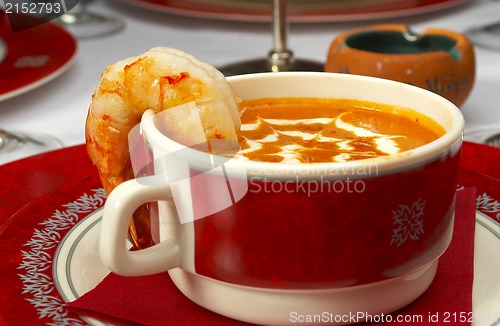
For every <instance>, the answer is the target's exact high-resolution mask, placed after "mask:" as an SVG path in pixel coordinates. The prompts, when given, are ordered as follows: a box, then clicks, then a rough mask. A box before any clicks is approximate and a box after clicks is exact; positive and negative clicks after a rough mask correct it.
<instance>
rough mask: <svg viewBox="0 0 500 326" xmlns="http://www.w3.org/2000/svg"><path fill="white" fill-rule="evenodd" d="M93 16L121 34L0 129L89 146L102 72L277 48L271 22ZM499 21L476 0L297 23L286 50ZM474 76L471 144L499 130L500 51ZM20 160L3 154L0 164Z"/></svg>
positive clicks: (497, 8) (483, 59)
mask: <svg viewBox="0 0 500 326" xmlns="http://www.w3.org/2000/svg"><path fill="white" fill-rule="evenodd" d="M88 8H89V10H92V11H95V12H98V13H100V14H105V15H112V16H115V17H117V18H119V19H122V20H123V21H124V22H125V24H126V26H125V29H124V30H122V31H120V32H119V33H116V34H113V35H109V36H106V37H101V38H95V39H86V40H80V41H78V55H77V58H76V61H75V63H74V65H73V66H72V67H71V68H70V69H69V70H67V71H66V72H65V73H64V74H62V75H61V76H59V77H58V78H56V79H55V80H53V81H51V82H49V83H47V84H45V85H43V86H41V87H39V88H37V89H35V90H32V91H30V92H28V93H26V94H24V95H23V96H19V97H15V98H12V99H9V100H5V101H3V102H0V127H1V128H5V129H8V130H12V131H26V132H31V131H36V132H40V133H45V134H49V135H52V136H54V137H56V138H58V139H60V140H61V141H62V142H63V144H64V146H72V145H76V144H81V143H83V142H84V123H85V118H86V114H87V109H88V105H89V103H90V100H91V95H92V93H93V91H94V89H95V87H96V85H97V83H98V82H99V76H100V74H101V73H102V72H103V70H104V68H105V67H106V66H107V65H109V64H112V63H114V62H116V61H118V60H120V59H123V58H126V57H129V56H134V55H137V54H139V53H142V52H144V51H146V50H148V49H149V48H152V47H154V46H158V45H164V46H169V47H174V48H178V49H182V50H184V51H186V52H189V53H191V54H193V55H194V56H196V57H198V58H199V59H201V60H204V61H207V62H209V63H211V64H213V65H215V66H219V65H224V64H227V63H232V62H236V61H240V60H246V59H254V58H257V57H264V56H266V55H267V53H268V51H269V50H270V49H271V47H272V36H271V26H270V24H268V23H251V22H235V21H216V20H210V19H203V18H192V17H183V16H176V15H171V14H165V13H159V12H152V11H148V10H144V9H138V8H136V7H133V6H130V5H127V4H124V3H121V2H103V1H101V0H96V1H94V2H91V3H90V4H89V5H88ZM497 19H498V20H500V1H493V0H475V1H471V2H470V3H468V4H466V5H464V6H459V7H456V8H452V9H447V10H444V11H439V12H434V13H428V14H424V15H417V16H413V17H404V18H394V19H387V20H378V21H360V22H347V23H293V24H291V26H290V34H289V47H290V48H291V49H292V50H293V51H294V54H295V56H296V57H297V58H305V59H312V60H318V61H324V60H325V57H326V53H327V50H328V47H329V45H330V43H331V41H332V40H333V39H334V38H335V36H336V35H338V34H339V33H340V32H342V31H345V30H347V29H350V28H354V27H356V26H361V25H368V24H376V23H389V22H390V23H406V24H408V25H410V27H411V28H412V29H413V30H414V31H416V32H419V31H423V30H424V29H426V28H428V27H440V28H447V29H452V30H455V31H459V32H462V31H464V30H466V29H468V28H469V27H471V26H473V25H477V24H483V23H488V22H493V21H496V20H497ZM476 60H477V68H476V69H477V74H476V82H475V86H474V89H473V91H472V94H471V95H470V97H469V99H468V100H467V102H466V103H465V104H464V105H463V107H462V111H463V113H464V115H465V118H466V133H465V135H466V139H472V140H473V138H474V135H473V132H474V131H476V130H478V129H481V128H490V127H494V128H496V129H498V130H499V131H500V51H494V50H489V49H485V48H480V47H477V48H476ZM16 158H17V157H12V156H6V155H1V154H0V164H3V163H6V162H8V161H11V160H14V159H16Z"/></svg>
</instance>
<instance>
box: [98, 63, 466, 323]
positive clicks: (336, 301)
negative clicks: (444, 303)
mask: <svg viewBox="0 0 500 326" xmlns="http://www.w3.org/2000/svg"><path fill="white" fill-rule="evenodd" d="M228 81H229V82H230V84H231V85H232V87H233V88H234V90H235V92H236V93H237V94H238V96H240V97H241V98H242V99H255V98H264V97H290V96H295V97H314V98H350V99H358V100H363V101H370V102H376V103H384V104H390V105H395V106H400V107H405V108H409V109H412V110H414V111H417V112H419V113H421V114H423V115H425V116H427V117H429V118H431V119H433V120H434V121H436V122H437V123H438V124H439V125H441V126H442V127H443V128H444V129H445V131H446V132H445V134H444V135H442V136H441V137H439V138H438V139H436V140H434V141H432V142H430V143H428V144H426V145H423V146H420V147H417V148H415V149H413V150H410V151H406V152H402V153H399V154H395V155H388V156H383V157H378V158H373V159H364V160H356V161H349V162H332V163H303V164H302V163H301V164H295V165H287V164H282V163H269V162H268V163H266V162H257V161H251V160H243V159H241V158H238V156H236V157H233V158H229V157H221V156H215V155H209V154H207V153H205V152H202V151H197V150H195V149H191V148H187V147H186V146H184V145H181V144H179V143H176V142H174V141H173V140H171V139H169V138H167V137H166V136H165V135H164V134H162V133H161V131H160V130H159V128H158V121H157V120H155V116H154V115H153V113H152V112H151V111H148V112H146V113H145V114H144V116H143V119H142V122H141V128H142V131H143V133H144V140H145V141H146V142H147V144H148V146H149V148H150V149H151V152H152V154H153V156H154V162H153V165H154V170H155V171H154V174H153V175H151V176H147V177H143V178H137V179H133V180H130V181H127V182H125V183H123V184H122V185H120V186H119V187H118V188H116V189H115V190H114V191H113V192H112V193H111V194H110V196H109V199H108V200H107V202H106V205H105V210H104V213H103V214H104V217H103V223H102V231H101V232H102V236H101V242H100V250H101V256H102V259H103V261H104V263H105V264H106V265H107V266H108V267H109V268H110V269H111V270H112V271H114V272H116V273H118V274H121V275H145V274H152V273H158V272H161V271H166V270H169V274H170V277H171V278H172V280H173V281H174V283H175V284H176V285H177V287H178V288H179V289H180V291H182V292H183V293H184V294H185V295H186V296H187V297H189V298H190V299H191V300H192V301H194V302H196V303H198V304H199V305H201V306H203V307H206V308H208V309H210V310H212V311H215V312H217V313H219V314H222V315H225V316H228V317H231V318H234V319H238V320H242V321H246V322H250V323H256V324H267V325H287V324H290V325H292V324H296V323H297V322H300V320H303V319H304V318H305V317H307V316H321V320H320V323H321V324H326V323H331V324H345V323H349V322H352V319H346V318H343V317H345V316H349V315H350V314H351V315H352V314H356V316H357V317H356V321H359V322H361V321H363V320H365V319H366V318H368V316H370V315H380V314H382V313H384V314H387V313H391V312H393V311H395V310H397V309H399V308H401V307H403V306H405V305H407V304H408V303H410V302H412V301H413V300H415V299H416V298H417V297H419V296H420V295H421V294H422V293H423V292H424V291H425V290H426V289H427V288H428V286H429V285H430V284H431V282H432V280H433V278H434V275H435V272H436V269H437V268H438V261H439V257H440V256H441V255H442V254H443V252H444V251H445V250H446V248H447V247H448V245H449V243H450V241H451V238H452V233H453V217H454V203H455V191H456V186H457V185H456V177H457V171H458V162H459V156H460V155H459V154H460V149H461V144H462V131H463V126H464V119H463V117H462V115H461V113H460V111H459V109H458V108H457V107H456V106H455V105H454V104H452V103H451V102H450V101H448V100H447V99H445V98H443V97H441V96H439V95H436V94H434V93H432V92H430V91H427V90H424V89H422V88H418V87H415V86H411V85H408V84H404V83H400V82H396V81H391V80H384V79H378V78H373V77H365V76H356V75H347V74H336V73H319V72H318V73H316V72H287V73H263V74H253V75H243V76H237V77H230V78H228ZM152 201H158V209H159V213H158V217H159V220H158V221H156V222H155V223H152V225H159V227H158V230H153V232H157V233H158V234H159V238H160V242H159V243H158V244H156V245H155V246H153V247H150V248H146V249H142V250H137V251H128V250H127V247H126V244H125V243H126V238H127V227H128V224H129V222H130V216H132V213H133V211H134V209H135V208H136V207H138V206H139V205H141V204H143V203H146V202H152ZM326 312H328V314H325V313H326Z"/></svg>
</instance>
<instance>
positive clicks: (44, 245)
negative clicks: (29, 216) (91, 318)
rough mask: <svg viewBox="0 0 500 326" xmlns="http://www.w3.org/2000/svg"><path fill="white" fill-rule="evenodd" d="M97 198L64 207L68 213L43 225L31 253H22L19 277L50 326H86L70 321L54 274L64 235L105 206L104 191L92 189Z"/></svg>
mask: <svg viewBox="0 0 500 326" xmlns="http://www.w3.org/2000/svg"><path fill="white" fill-rule="evenodd" d="M92 192H93V195H90V196H89V195H87V194H84V195H83V196H81V197H80V198H78V199H77V200H75V201H74V202H71V203H68V204H66V205H63V207H66V209H65V210H64V211H59V210H56V211H55V212H54V213H53V214H52V216H51V217H50V218H48V219H46V220H44V221H42V222H40V223H39V225H40V226H41V227H43V229H40V230H39V229H34V230H33V234H32V236H31V239H30V240H29V241H28V242H26V243H25V244H24V246H25V247H28V248H29V250H21V253H22V257H23V259H22V260H21V263H20V264H19V267H18V269H20V270H24V273H22V274H18V276H19V278H20V279H21V281H22V282H23V292H22V293H23V294H28V295H30V297H29V298H27V299H26V300H27V301H28V302H29V303H30V304H32V305H33V306H34V307H35V309H36V311H37V313H38V316H39V318H40V319H43V318H48V319H50V320H51V322H48V323H46V325H49V326H59V325H60V326H63V325H86V323H84V322H83V321H82V320H80V319H75V318H70V317H68V312H67V311H66V309H65V308H64V305H65V302H64V301H63V300H62V299H61V298H60V297H59V296H57V289H56V287H55V285H54V280H53V277H52V274H51V271H50V267H51V265H52V259H53V254H54V252H55V250H56V248H57V246H58V245H59V243H60V242H61V240H62V236H61V233H59V232H60V231H64V230H69V229H71V228H72V227H74V226H75V225H76V224H77V223H78V222H79V221H80V220H81V218H82V217H85V216H86V215H85V214H87V213H90V212H93V211H95V210H96V209H98V208H100V207H102V206H103V205H104V201H105V199H106V193H105V191H104V189H102V188H99V189H92Z"/></svg>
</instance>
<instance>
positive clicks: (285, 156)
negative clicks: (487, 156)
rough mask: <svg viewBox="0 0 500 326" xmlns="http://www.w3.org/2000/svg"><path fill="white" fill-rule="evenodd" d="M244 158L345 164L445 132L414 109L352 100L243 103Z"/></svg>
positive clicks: (412, 145)
mask: <svg viewBox="0 0 500 326" xmlns="http://www.w3.org/2000/svg"><path fill="white" fill-rule="evenodd" d="M240 108H241V109H242V110H244V111H243V114H242V116H241V119H242V126H241V134H240V146H241V150H240V155H241V156H243V157H244V158H247V159H249V160H257V161H266V162H282V163H315V162H344V161H350V160H358V159H366V158H373V157H377V156H382V155H392V154H397V153H400V152H404V151H407V150H411V149H413V148H416V147H418V146H421V145H424V144H427V143H429V142H431V141H433V140H435V139H437V138H439V137H440V136H441V135H443V134H444V133H445V130H444V129H443V128H442V127H441V126H440V125H439V124H438V123H437V122H435V121H434V120H432V119H430V118H428V117H426V116H424V115H422V114H420V113H418V112H415V111H413V110H410V109H406V108H401V107H395V106H391V105H385V104H378V103H371V102H364V101H358V100H351V99H319V98H297V97H290V98H263V99H255V100H247V101H243V102H242V103H241V104H240Z"/></svg>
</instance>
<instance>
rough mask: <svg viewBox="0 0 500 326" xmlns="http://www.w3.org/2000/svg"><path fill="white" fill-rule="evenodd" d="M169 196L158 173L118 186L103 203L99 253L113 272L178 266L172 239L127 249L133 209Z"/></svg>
mask: <svg viewBox="0 0 500 326" xmlns="http://www.w3.org/2000/svg"><path fill="white" fill-rule="evenodd" d="M171 198H172V194H171V190H170V186H169V185H168V183H167V182H166V181H165V179H164V178H163V176H161V175H153V176H149V177H143V178H139V179H131V180H128V181H126V182H124V183H122V184H120V185H118V186H117V187H116V188H115V189H114V190H113V191H112V192H111V193H110V195H109V197H108V199H107V200H106V204H105V206H104V212H103V217H102V226H101V235H100V244H99V250H100V256H101V259H102V260H103V263H104V264H105V265H106V266H107V267H108V268H109V269H110V270H111V271H113V272H115V273H116V274H119V275H123V276H139V275H150V274H156V273H160V272H164V271H167V270H169V269H172V268H174V267H178V266H179V262H180V259H179V255H180V249H179V244H178V242H177V240H176V239H167V240H166V241H162V242H160V243H159V244H156V245H154V246H152V247H149V248H146V249H141V250H137V251H129V250H128V249H127V230H128V226H129V223H130V219H131V218H132V214H133V213H134V211H135V210H136V209H137V208H138V207H139V206H140V205H142V204H144V203H146V202H150V201H161V200H168V199H171Z"/></svg>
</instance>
